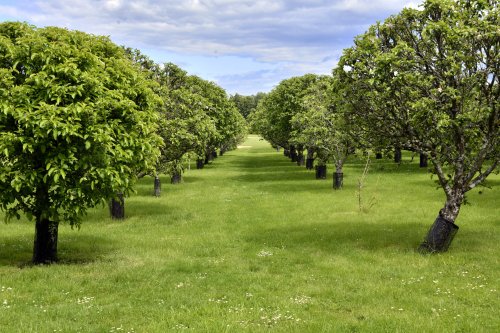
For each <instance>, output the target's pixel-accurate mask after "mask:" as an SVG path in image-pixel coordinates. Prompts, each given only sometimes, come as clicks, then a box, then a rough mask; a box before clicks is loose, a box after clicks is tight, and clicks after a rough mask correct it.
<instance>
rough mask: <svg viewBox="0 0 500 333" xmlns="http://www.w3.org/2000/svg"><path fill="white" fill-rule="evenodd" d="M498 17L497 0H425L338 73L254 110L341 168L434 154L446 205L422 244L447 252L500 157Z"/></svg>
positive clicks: (359, 45)
mask: <svg viewBox="0 0 500 333" xmlns="http://www.w3.org/2000/svg"><path fill="white" fill-rule="evenodd" d="M499 20H500V14H499V10H498V2H497V1H495V0H446V1H436V0H427V1H425V2H424V3H423V5H422V6H421V9H419V10H417V9H404V10H403V11H402V12H401V13H400V14H398V15H394V16H392V17H390V18H388V19H387V20H386V21H385V22H383V23H377V24H375V25H373V26H371V27H370V29H369V30H368V31H367V32H366V33H365V34H363V35H360V36H358V37H357V38H356V39H355V41H354V46H352V47H350V48H348V49H346V50H344V52H343V55H342V57H341V59H340V61H339V63H338V66H337V67H336V68H335V69H334V70H333V75H332V76H315V75H305V76H303V77H298V78H292V79H288V80H285V81H282V82H281V83H280V84H279V85H278V86H277V87H276V88H275V89H274V90H273V91H272V92H271V93H270V94H269V95H268V96H267V97H266V98H264V99H263V100H262V101H261V103H260V104H259V106H258V107H257V110H256V112H255V113H254V114H252V115H251V116H250V119H251V120H252V126H253V128H254V129H256V130H257V131H258V132H259V133H261V134H262V135H263V136H264V137H265V138H266V139H267V140H269V141H270V142H271V143H272V144H274V145H276V146H281V147H284V148H285V149H286V150H289V151H290V154H291V155H292V156H293V155H295V154H296V153H295V151H297V154H298V155H299V157H298V160H299V161H300V159H301V157H300V154H301V151H302V150H303V149H304V148H306V149H308V151H309V156H310V157H312V153H311V150H312V151H314V153H315V154H316V157H317V158H318V159H319V160H320V162H319V164H320V165H321V164H324V163H326V161H328V160H332V161H333V162H334V163H335V165H336V179H337V181H336V187H340V186H341V185H342V184H341V176H340V175H341V173H342V164H343V162H344V161H345V158H346V156H347V154H348V153H349V152H352V151H353V149H355V148H362V149H371V150H374V151H380V150H383V149H385V148H387V147H397V148H398V149H401V148H405V149H410V150H412V151H415V152H418V153H420V154H421V155H423V156H426V157H428V158H429V160H430V162H431V163H432V171H433V173H434V174H436V175H437V178H438V180H439V184H440V186H441V187H442V189H443V190H444V192H445V195H446V201H445V204H444V207H443V208H442V209H441V210H440V212H439V214H438V217H437V218H436V220H435V222H434V224H433V225H432V227H431V228H430V230H429V232H428V234H427V236H426V238H425V241H424V242H423V243H422V244H421V246H420V250H422V251H423V252H441V251H446V250H447V249H448V246H449V244H450V243H451V241H452V239H453V236H454V235H455V233H456V231H457V230H458V226H457V225H456V224H455V220H456V218H457V216H458V214H459V211H460V207H461V205H462V204H463V203H464V202H465V195H466V193H467V192H468V191H470V190H471V189H473V188H475V187H476V186H478V185H480V184H481V183H482V182H483V181H484V180H485V179H486V177H487V176H488V175H489V174H491V173H492V172H494V171H495V170H496V168H497V166H498V163H499V160H500V146H499V140H500V116H499V110H498V107H499V101H500V88H499V78H498V75H499V66H500V53H499V46H500V30H499V29H498V27H499V26H500V24H499V23H500V22H499Z"/></svg>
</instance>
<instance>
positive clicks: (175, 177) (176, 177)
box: [170, 172, 182, 184]
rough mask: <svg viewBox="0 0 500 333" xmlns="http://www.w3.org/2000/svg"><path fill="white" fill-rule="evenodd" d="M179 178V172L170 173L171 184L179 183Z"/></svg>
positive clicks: (180, 178)
mask: <svg viewBox="0 0 500 333" xmlns="http://www.w3.org/2000/svg"><path fill="white" fill-rule="evenodd" d="M181 180H182V175H181V173H180V172H174V173H172V177H170V183H171V184H180V182H181Z"/></svg>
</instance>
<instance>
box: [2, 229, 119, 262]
mask: <svg viewBox="0 0 500 333" xmlns="http://www.w3.org/2000/svg"><path fill="white" fill-rule="evenodd" d="M57 245H58V246H57V247H58V258H59V261H58V262H57V263H56V264H57V265H85V264H89V263H93V262H97V261H101V260H103V258H105V257H106V256H107V255H109V254H110V253H112V252H113V251H114V250H115V245H114V244H113V243H112V242H111V241H110V239H109V238H105V237H96V236H90V235H81V234H78V232H77V231H75V234H74V235H73V234H64V235H59V242H58V244H57ZM0 246H1V247H0V248H1V250H2V251H1V252H0V266H14V267H19V268H27V267H32V266H33V264H32V262H31V258H32V256H33V235H32V234H25V235H19V236H15V237H2V238H0Z"/></svg>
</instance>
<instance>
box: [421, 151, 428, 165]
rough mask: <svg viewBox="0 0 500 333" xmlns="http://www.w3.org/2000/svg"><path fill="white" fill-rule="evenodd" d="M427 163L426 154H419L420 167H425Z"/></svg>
mask: <svg viewBox="0 0 500 333" xmlns="http://www.w3.org/2000/svg"><path fill="white" fill-rule="evenodd" d="M427 166H428V163H427V155H426V154H420V167H421V168H427Z"/></svg>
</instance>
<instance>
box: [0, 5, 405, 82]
mask: <svg viewBox="0 0 500 333" xmlns="http://www.w3.org/2000/svg"><path fill="white" fill-rule="evenodd" d="M4 2H5V1H4ZM9 2H10V3H11V5H4V6H0V12H1V13H3V16H4V17H7V18H13V19H19V20H27V21H29V22H31V23H33V24H36V25H39V26H45V25H58V26H65V27H68V28H70V29H78V30H83V31H86V32H90V33H94V34H102V35H109V36H111V38H112V39H113V40H114V41H115V42H117V43H119V44H126V45H127V46H132V47H137V48H140V49H152V50H156V52H155V54H160V53H161V52H165V54H177V55H182V54H184V55H186V56H188V57H194V56H206V57H217V56H220V57H221V58H222V59H225V58H224V57H227V56H233V57H243V58H251V59H253V61H254V62H257V63H258V62H261V63H265V64H275V66H276V71H274V72H272V71H269V69H268V68H267V67H266V69H265V71H266V73H267V74H266V75H270V76H271V75H276V76H275V77H276V79H277V78H278V77H281V76H280V75H281V74H284V73H287V70H288V73H289V74H290V75H289V76H292V75H301V74H304V73H305V72H306V71H308V72H322V73H323V72H325V69H328V68H327V66H333V65H334V64H335V61H336V59H337V58H338V56H339V54H340V53H341V51H342V49H343V48H345V47H348V46H350V45H352V40H353V37H354V36H355V35H357V34H360V33H362V32H364V31H365V30H366V29H367V28H368V26H369V25H370V24H373V23H375V22H376V21H377V20H383V19H384V18H385V17H387V16H389V15H391V14H395V13H397V12H399V11H400V10H401V9H402V8H403V7H404V6H405V5H411V6H415V2H414V1H396V0H385V1H382V0H371V1H370V0H340V1H334V0H273V1H266V0H180V1H173V0H172V1H167V0H165V1H162V0H72V1H67V0H33V1H28V0H17V1H16V0H10V1H7V3H9ZM1 17H2V14H0V18H1ZM324 59H331V61H329V62H325V61H324ZM263 66H264V65H263ZM292 69H293V70H292ZM330 70H331V68H330ZM256 72H259V71H258V70H257V71H256V70H255V69H252V70H251V71H249V70H248V68H246V67H243V68H234V73H235V75H237V76H238V75H245V73H256ZM328 72H329V70H328ZM224 75H226V74H224ZM225 77H228V76H227V75H226V76H225ZM239 81H242V80H241V79H239ZM234 84H236V82H234Z"/></svg>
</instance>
